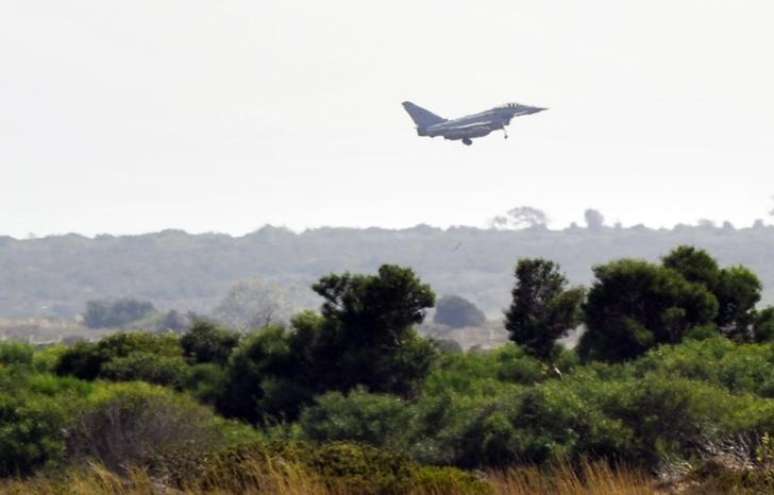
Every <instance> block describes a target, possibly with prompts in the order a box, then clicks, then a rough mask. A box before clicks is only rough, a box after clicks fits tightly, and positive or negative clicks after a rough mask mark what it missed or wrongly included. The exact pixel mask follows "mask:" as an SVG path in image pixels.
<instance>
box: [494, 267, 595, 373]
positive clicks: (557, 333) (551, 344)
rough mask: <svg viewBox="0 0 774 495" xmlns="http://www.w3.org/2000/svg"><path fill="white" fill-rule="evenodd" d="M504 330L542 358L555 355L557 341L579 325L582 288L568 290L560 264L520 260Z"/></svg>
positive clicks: (515, 340) (513, 339)
mask: <svg viewBox="0 0 774 495" xmlns="http://www.w3.org/2000/svg"><path fill="white" fill-rule="evenodd" d="M515 277H516V285H515V287H514V288H513V291H512V292H511V295H512V302H511V306H510V308H509V309H508V311H507V312H506V314H505V317H506V321H505V328H506V329H507V330H508V332H509V333H510V338H511V340H512V341H514V342H515V343H517V344H519V345H520V346H523V347H524V349H525V350H527V351H528V352H530V353H532V354H533V355H535V356H537V357H539V358H540V359H551V358H553V357H554V356H556V354H557V352H558V349H557V348H556V340H557V339H559V338H560V337H562V336H563V335H564V334H566V333H567V332H568V331H569V330H571V329H573V328H575V327H576V326H578V324H579V323H580V304H581V302H582V301H583V298H584V291H583V290H582V289H567V284H568V282H567V279H566V278H565V276H564V275H562V274H561V272H560V271H559V265H557V264H556V263H554V262H552V261H548V260H544V259H540V258H537V259H522V260H519V262H518V264H517V266H516V271H515Z"/></svg>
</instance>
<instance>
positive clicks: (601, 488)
mask: <svg viewBox="0 0 774 495" xmlns="http://www.w3.org/2000/svg"><path fill="white" fill-rule="evenodd" d="M241 469H242V470H243V471H242V472H241V473H240V477H239V478H240V481H239V482H238V483H235V482H234V479H233V478H228V477H226V476H224V477H222V478H221V479H208V480H201V482H195V483H193V484H192V485H191V486H185V487H181V488H172V487H169V486H167V485H166V484H165V483H164V480H159V479H153V478H152V477H150V476H149V475H148V474H147V473H146V472H145V471H142V470H132V471H130V473H129V475H128V476H126V477H121V476H119V475H117V474H115V473H113V472H111V471H109V470H107V469H105V468H104V467H101V466H97V465H93V466H90V467H88V468H86V469H82V470H78V471H71V472H70V473H69V474H67V475H65V476H63V477H61V478H56V477H47V478H46V477H39V478H35V479H30V480H16V481H7V482H5V483H4V484H0V494H3V495H5V494H8V495H22V494H23V495H27V494H39V495H162V494H164V495H204V494H214V495H237V494H239V495H258V494H261V495H363V494H367V493H375V492H369V491H368V489H367V488H366V489H365V490H364V489H362V488H359V489H353V488H351V487H350V488H346V487H342V486H337V485H336V483H335V482H331V481H327V482H325V481H324V480H321V479H320V478H319V477H318V476H316V475H314V474H312V473H310V472H309V471H308V470H306V469H304V468H303V467H300V466H299V465H296V464H270V465H268V466H267V465H266V464H258V463H256V464H255V465H242V466H241ZM245 470H248V471H249V472H247V473H246V472H245ZM486 479H487V484H488V486H489V487H490V488H491V492H490V493H491V494H492V495H592V494H593V495H640V494H643V495H644V494H653V493H656V491H655V489H654V488H653V487H654V483H653V480H652V479H650V478H649V477H648V476H647V475H645V474H643V473H641V472H638V471H636V470H629V469H614V468H611V467H610V466H608V465H607V464H604V463H594V464H592V463H588V464H585V465H583V466H582V467H581V469H579V470H578V469H571V468H569V467H567V466H561V467H558V468H556V469H554V470H552V471H550V472H547V471H545V470H541V469H538V468H515V469H512V470H509V471H506V472H501V473H490V474H489V475H487V477H486ZM245 480H249V481H248V482H245ZM407 495H470V492H469V491H468V490H467V489H466V488H465V487H463V486H459V487H455V486H453V485H452V486H449V484H447V483H444V486H443V487H442V488H441V487H440V486H438V487H434V486H432V485H429V486H428V485H426V486H422V487H418V488H415V489H411V490H410V491H409V492H408V494H407Z"/></svg>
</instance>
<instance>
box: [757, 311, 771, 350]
mask: <svg viewBox="0 0 774 495" xmlns="http://www.w3.org/2000/svg"><path fill="white" fill-rule="evenodd" d="M753 336H754V338H755V341H756V342H774V306H769V307H768V308H766V309H764V310H763V311H760V312H759V313H758V314H757V316H756V318H755V324H754V326H753Z"/></svg>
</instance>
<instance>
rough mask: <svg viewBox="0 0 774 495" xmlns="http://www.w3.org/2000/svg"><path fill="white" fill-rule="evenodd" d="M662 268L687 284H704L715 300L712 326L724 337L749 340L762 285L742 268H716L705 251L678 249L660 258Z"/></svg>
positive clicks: (682, 247)
mask: <svg viewBox="0 0 774 495" xmlns="http://www.w3.org/2000/svg"><path fill="white" fill-rule="evenodd" d="M663 263H664V266H666V267H667V268H671V269H673V270H675V271H677V272H678V273H680V274H681V275H682V276H683V277H684V278H685V279H686V280H688V281H689V282H694V283H698V284H702V285H704V287H706V288H707V290H709V291H710V292H712V293H713V294H714V295H715V297H716V298H717V300H718V314H717V317H716V318H715V324H716V325H717V326H718V327H719V328H720V330H721V331H723V332H724V333H725V334H726V335H729V336H731V337H733V338H736V339H741V340H749V339H750V338H752V337H753V335H752V333H753V328H752V326H753V324H754V322H755V319H756V313H755V305H756V304H757V303H758V301H760V299H761V290H762V284H761V282H760V280H759V279H758V277H757V276H756V275H755V274H754V273H753V272H751V271H750V270H748V269H747V268H745V267H743V266H735V267H730V268H724V269H720V268H719V267H718V264H717V262H716V261H715V260H714V259H713V258H712V257H711V256H710V255H709V254H708V253H707V252H706V251H703V250H700V249H696V248H694V247H691V246H680V247H678V248H676V249H675V250H673V251H672V252H671V253H670V254H669V255H668V256H666V257H665V258H664V259H663Z"/></svg>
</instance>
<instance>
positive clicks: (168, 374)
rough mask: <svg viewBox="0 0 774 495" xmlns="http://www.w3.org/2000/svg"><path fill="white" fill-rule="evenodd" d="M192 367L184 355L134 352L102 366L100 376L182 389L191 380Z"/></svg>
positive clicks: (114, 379)
mask: <svg viewBox="0 0 774 495" xmlns="http://www.w3.org/2000/svg"><path fill="white" fill-rule="evenodd" d="M190 374H191V369H190V367H189V366H188V364H187V363H186V362H185V360H184V359H183V358H182V357H179V356H174V357H168V356H159V355H157V354H151V353H149V352H132V353H131V354H129V355H127V356H122V357H116V358H114V359H112V360H110V361H108V362H107V363H105V364H104V365H103V366H102V369H101V370H100V376H101V377H102V378H105V379H108V380H113V381H134V380H141V381H144V382H148V383H154V384H156V385H163V386H168V387H173V388H176V389H182V388H183V387H184V386H185V384H187V383H188V382H189V376H190Z"/></svg>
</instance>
